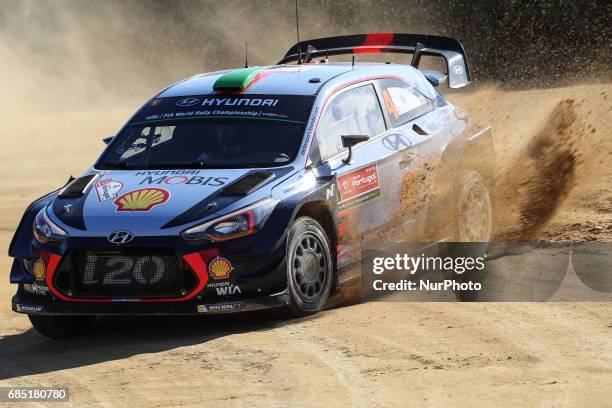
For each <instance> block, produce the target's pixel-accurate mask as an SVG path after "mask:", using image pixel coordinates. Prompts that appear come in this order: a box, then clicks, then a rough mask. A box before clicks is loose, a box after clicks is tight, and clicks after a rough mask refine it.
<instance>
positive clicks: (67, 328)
mask: <svg viewBox="0 0 612 408" xmlns="http://www.w3.org/2000/svg"><path fill="white" fill-rule="evenodd" d="M28 318H29V319H30V322H31V323H32V326H34V328H35V329H36V331H38V332H39V333H40V334H42V335H43V336H45V337H49V338H51V339H62V338H66V337H74V336H78V335H80V334H82V333H84V332H86V331H87V330H89V329H90V328H91V327H92V326H93V323H94V321H95V316H80V315H77V316H48V315H28Z"/></svg>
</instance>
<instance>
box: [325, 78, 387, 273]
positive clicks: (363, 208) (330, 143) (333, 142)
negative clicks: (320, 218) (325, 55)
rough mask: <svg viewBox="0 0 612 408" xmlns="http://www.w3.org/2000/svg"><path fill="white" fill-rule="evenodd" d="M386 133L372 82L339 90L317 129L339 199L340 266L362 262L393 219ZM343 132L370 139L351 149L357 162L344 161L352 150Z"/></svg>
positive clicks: (383, 118)
mask: <svg viewBox="0 0 612 408" xmlns="http://www.w3.org/2000/svg"><path fill="white" fill-rule="evenodd" d="M386 132H387V125H386V122H385V117H384V114H383V112H382V107H381V105H380V100H379V98H378V96H377V93H376V90H375V88H374V85H373V83H372V82H367V83H361V84H358V85H354V86H352V87H349V88H345V89H344V90H342V91H340V92H338V93H337V94H336V95H334V96H333V97H332V98H331V99H330V101H329V103H328V104H327V105H326V108H325V110H324V111H323V113H322V116H321V120H320V123H319V126H318V128H317V134H316V137H317V141H318V146H319V152H320V156H321V161H322V163H323V167H325V168H326V169H327V170H326V171H329V173H330V175H332V176H335V178H336V185H335V189H336V191H335V192H334V194H335V196H336V200H337V214H336V221H337V225H338V236H339V243H338V244H339V245H338V265H339V266H340V267H342V266H343V265H344V264H347V263H350V262H355V261H358V260H359V259H360V257H361V250H362V249H364V248H366V247H368V246H370V245H372V244H374V243H377V242H380V240H378V239H377V233H379V232H380V231H381V230H382V229H384V228H385V226H386V225H387V224H388V223H389V219H390V216H391V214H390V213H389V211H388V207H389V205H388V199H389V192H390V190H389V189H388V184H389V182H390V180H384V179H383V178H382V174H383V173H385V174H386V173H388V172H387V171H386V170H385V166H387V165H388V160H387V159H386V158H387V156H390V155H391V154H392V152H390V151H389V150H387V149H385V147H384V146H383V144H382V139H381V138H382V137H383V136H384V134H385V133H386ZM343 135H366V136H368V137H369V138H370V140H368V141H367V142H364V143H361V144H359V145H357V146H355V147H353V160H352V161H351V162H350V163H345V162H344V160H345V159H346V158H347V156H348V151H347V150H348V149H346V148H344V147H342V136H343Z"/></svg>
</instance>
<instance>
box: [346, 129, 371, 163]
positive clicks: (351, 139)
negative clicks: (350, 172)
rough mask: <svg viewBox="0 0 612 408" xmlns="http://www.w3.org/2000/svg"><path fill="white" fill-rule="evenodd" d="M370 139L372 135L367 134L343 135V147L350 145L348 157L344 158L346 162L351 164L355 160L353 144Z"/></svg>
mask: <svg viewBox="0 0 612 408" xmlns="http://www.w3.org/2000/svg"><path fill="white" fill-rule="evenodd" d="M368 140H370V136H366V135H342V147H348V149H349V152H348V156H347V158H346V159H343V160H342V162H343V163H344V164H351V162H352V161H353V146H355V145H357V144H359V143H361V142H367V141H368Z"/></svg>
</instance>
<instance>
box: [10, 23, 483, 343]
mask: <svg viewBox="0 0 612 408" xmlns="http://www.w3.org/2000/svg"><path fill="white" fill-rule="evenodd" d="M375 53H376V54H378V53H400V54H409V55H411V56H412V57H411V62H410V63H407V64H390V63H362V62H355V61H354V60H353V62H335V63H333V62H330V59H329V58H330V57H333V56H336V55H343V54H344V55H347V54H348V55H351V54H352V55H356V56H358V55H359V54H375ZM422 56H433V57H439V58H441V59H442V60H443V62H444V63H445V66H446V71H447V72H446V73H442V72H435V71H427V70H419V69H418V66H419V60H420V58H421V57H422ZM407 58H408V57H407ZM444 82H448V85H449V86H450V87H452V88H459V87H463V86H465V85H467V84H468V83H469V82H470V74H469V69H468V65H467V61H466V56H465V52H464V49H463V47H462V46H461V44H460V43H459V42H458V41H456V40H454V39H451V38H445V37H435V36H425V35H412V34H368V35H351V36H344V37H332V38H322V39H315V40H309V41H303V42H300V43H298V44H296V45H294V46H293V47H292V48H291V49H290V50H289V51H288V52H287V54H286V55H285V56H284V58H283V59H282V60H281V61H280V62H279V63H278V64H277V65H273V66H266V67H247V68H241V69H233V70H227V71H220V72H213V73H208V74H202V75H196V76H194V77H191V78H189V79H186V80H183V81H180V82H178V83H175V84H174V85H172V86H170V87H168V88H166V89H165V90H163V91H162V92H160V93H159V94H157V95H155V96H154V97H153V98H152V99H151V100H149V101H148V102H147V103H146V104H145V105H144V106H143V107H142V108H141V109H140V110H139V111H138V112H136V114H134V116H133V117H132V118H131V119H130V120H129V121H128V122H127V123H126V124H125V125H124V126H123V128H122V129H120V130H119V131H118V132H117V134H116V135H115V136H114V137H112V138H107V139H105V142H107V147H106V148H105V150H104V151H103V153H102V154H101V156H100V157H99V159H98V160H97V161H96V163H95V164H94V165H93V166H92V167H91V168H90V169H89V170H87V171H86V172H85V173H84V174H83V175H81V176H80V177H78V178H76V179H71V180H70V181H69V182H68V183H67V185H65V186H64V187H62V188H61V189H59V190H57V191H54V192H52V193H49V194H47V195H45V196H44V197H42V198H40V199H38V200H36V201H34V202H33V203H32V204H31V205H30V206H29V207H28V208H27V210H26V212H25V214H24V216H23V218H22V220H21V223H20V225H19V227H18V229H17V231H16V233H15V236H14V238H13V241H12V242H11V245H10V249H9V254H10V256H11V257H13V258H14V263H13V266H12V270H11V274H10V279H11V283H14V284H17V285H18V289H17V293H16V295H15V296H14V297H13V300H12V306H13V310H14V311H16V312H19V313H25V314H28V315H29V318H30V320H31V322H32V324H33V325H34V327H35V328H36V329H37V330H38V331H39V332H41V333H42V334H44V335H47V336H49V337H63V336H68V335H72V334H76V333H79V332H81V331H82V330H84V329H86V328H87V327H89V326H90V325H91V324H92V322H93V320H94V318H95V316H96V315H122V314H198V313H224V312H238V311H247V310H254V309H261V308H273V307H278V308H284V309H285V310H286V311H288V312H290V313H291V314H293V315H297V316H303V315H308V314H312V313H316V312H318V311H320V310H321V309H322V308H323V307H325V305H326V304H327V303H328V300H329V299H330V295H331V294H336V293H342V291H343V288H344V287H345V285H346V282H348V281H350V280H351V279H352V278H355V277H358V273H357V274H356V273H355V268H356V267H358V266H359V259H360V251H361V249H362V248H364V247H365V246H367V245H369V244H374V243H376V244H379V243H381V242H386V241H387V240H389V242H390V241H391V240H397V239H399V238H401V239H402V240H407V241H419V240H424V239H425V238H426V234H431V232H432V231H438V232H439V235H438V236H436V237H435V239H437V240H438V239H439V240H444V239H451V240H457V241H464V240H466V241H486V240H488V238H489V236H490V234H491V225H492V208H493V196H492V193H491V185H492V176H491V175H492V174H493V172H492V168H493V163H492V154H490V152H491V151H492V150H491V149H492V146H491V138H490V132H489V129H488V128H486V127H479V126H472V125H470V124H468V121H467V115H466V114H465V112H464V111H462V110H461V109H459V108H456V107H455V106H453V105H452V104H451V103H449V102H448V101H447V100H445V98H444V97H443V96H442V95H441V94H440V93H439V92H438V91H437V90H436V89H435V86H437V85H439V84H441V83H444ZM474 151H477V152H478V155H479V160H476V161H475V162H474V163H472V164H470V165H466V163H462V160H461V158H462V157H465V156H466V155H468V154H469V153H470V152H474ZM441 163H444V167H446V168H447V169H450V171H448V172H446V173H444V176H443V177H442V176H432V175H433V174H434V173H436V174H441V173H440V172H437V171H436V170H435V167H437V166H438V165H439V164H441ZM432 177H433V178H432ZM430 182H433V183H446V184H448V185H450V186H451V189H450V191H451V192H450V193H449V195H446V196H439V197H437V198H436V197H435V196H433V195H428V193H427V192H426V188H425V184H426V183H430ZM455 202H456V205H455V204H452V205H450V206H449V205H448V204H449V203H455ZM449 208H450V210H449ZM449 212H450V213H451V214H452V215H453V216H452V217H450V219H451V221H448V222H447V221H444V222H442V221H441V220H443V219H445V218H444V217H442V215H448V213H449ZM436 224H444V225H436ZM438 227H441V228H438ZM427 238H429V239H430V237H427Z"/></svg>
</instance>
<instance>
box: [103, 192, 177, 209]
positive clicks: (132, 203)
mask: <svg viewBox="0 0 612 408" xmlns="http://www.w3.org/2000/svg"><path fill="white" fill-rule="evenodd" d="M169 197H170V193H169V192H168V191H167V190H164V189H163V188H143V189H140V190H134V191H130V192H128V193H125V194H123V195H122V196H121V197H118V198H117V199H116V200H115V205H116V206H117V211H149V210H150V209H151V208H153V207H154V206H156V205H158V204H162V203H165V202H166V201H168V198H169Z"/></svg>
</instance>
